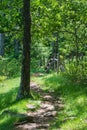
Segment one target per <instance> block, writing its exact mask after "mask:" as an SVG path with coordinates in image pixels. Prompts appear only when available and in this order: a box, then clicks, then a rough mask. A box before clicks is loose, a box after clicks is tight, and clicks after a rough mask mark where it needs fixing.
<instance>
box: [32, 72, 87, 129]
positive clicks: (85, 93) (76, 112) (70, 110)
mask: <svg viewBox="0 0 87 130" xmlns="http://www.w3.org/2000/svg"><path fill="white" fill-rule="evenodd" d="M33 79H34V80H35V81H36V82H39V84H41V86H42V88H43V89H44V90H46V91H48V90H52V91H54V95H55V97H58V96H61V97H62V99H63V103H64V109H62V110H61V111H58V113H57V118H56V119H55V122H54V123H52V125H51V128H50V130H58V129H59V128H60V129H61V130H87V84H81V83H80V84H76V83H74V82H71V81H70V80H69V79H67V78H66V77H64V76H61V75H60V76H59V75H57V74H49V75H45V76H44V77H38V79H37V78H33ZM43 86H45V87H43Z"/></svg>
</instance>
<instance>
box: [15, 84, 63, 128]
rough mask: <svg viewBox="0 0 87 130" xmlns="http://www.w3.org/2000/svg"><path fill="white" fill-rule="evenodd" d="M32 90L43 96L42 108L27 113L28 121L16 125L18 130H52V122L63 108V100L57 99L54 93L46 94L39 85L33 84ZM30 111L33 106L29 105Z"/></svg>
mask: <svg viewBox="0 0 87 130" xmlns="http://www.w3.org/2000/svg"><path fill="white" fill-rule="evenodd" d="M31 89H32V90H33V91H34V92H36V93H39V94H40V96H41V99H42V101H41V104H40V108H39V109H38V110H36V111H31V112H30V111H29V112H28V113H27V120H26V119H25V120H24V121H22V122H18V124H16V130H50V128H49V127H50V122H51V121H53V120H54V119H55V117H56V114H57V111H59V109H61V108H63V104H62V100H61V98H55V97H54V96H53V92H48V93H46V92H44V91H43V90H42V89H41V88H40V87H39V86H38V85H37V84H35V83H33V82H32V83H31ZM27 107H28V108H29V109H32V110H33V109H34V106H33V105H30V104H27Z"/></svg>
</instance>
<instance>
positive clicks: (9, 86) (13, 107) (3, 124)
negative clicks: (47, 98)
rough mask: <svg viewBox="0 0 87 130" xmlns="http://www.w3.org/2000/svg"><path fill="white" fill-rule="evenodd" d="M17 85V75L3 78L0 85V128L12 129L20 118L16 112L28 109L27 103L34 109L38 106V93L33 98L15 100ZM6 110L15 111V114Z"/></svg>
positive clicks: (18, 83)
mask: <svg viewBox="0 0 87 130" xmlns="http://www.w3.org/2000/svg"><path fill="white" fill-rule="evenodd" d="M0 83H1V82H0ZM19 85H20V78H19V77H18V78H13V79H7V80H6V79H3V87H0V130H14V124H15V122H17V121H18V120H19V118H20V117H18V116H16V114H22V113H23V114H24V113H26V112H27V111H29V109H28V107H27V104H31V105H34V106H35V109H37V108H39V106H40V103H41V102H40V100H39V96H38V95H37V96H34V99H24V100H21V101H16V96H17V92H18V88H19ZM8 111H9V112H12V113H15V115H14V114H13V115H11V114H10V113H8ZM6 112H7V113H6Z"/></svg>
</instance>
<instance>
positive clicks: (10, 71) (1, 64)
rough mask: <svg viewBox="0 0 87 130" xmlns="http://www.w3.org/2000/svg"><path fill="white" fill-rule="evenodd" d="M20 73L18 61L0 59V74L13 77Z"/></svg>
mask: <svg viewBox="0 0 87 130" xmlns="http://www.w3.org/2000/svg"><path fill="white" fill-rule="evenodd" d="M19 74H20V63H19V61H18V60H17V59H12V60H9V59H2V60H0V75H1V76H6V77H15V76H18V75H19Z"/></svg>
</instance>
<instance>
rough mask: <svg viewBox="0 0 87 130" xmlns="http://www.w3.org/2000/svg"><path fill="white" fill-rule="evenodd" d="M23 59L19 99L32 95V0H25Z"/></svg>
mask: <svg viewBox="0 0 87 130" xmlns="http://www.w3.org/2000/svg"><path fill="white" fill-rule="evenodd" d="M23 22H24V34H23V35H24V37H23V60H22V71H21V83H20V89H19V92H18V96H17V99H18V100H19V99H22V98H28V97H30V45H31V18H30V0H23Z"/></svg>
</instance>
